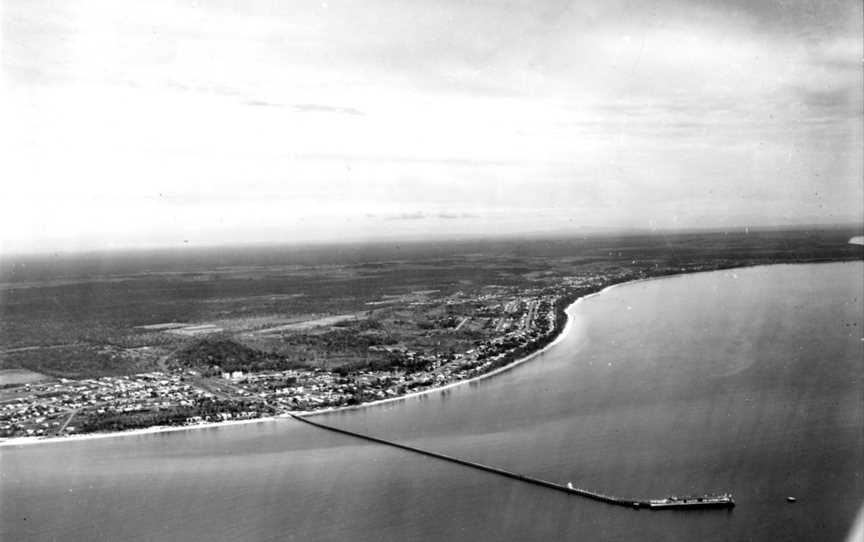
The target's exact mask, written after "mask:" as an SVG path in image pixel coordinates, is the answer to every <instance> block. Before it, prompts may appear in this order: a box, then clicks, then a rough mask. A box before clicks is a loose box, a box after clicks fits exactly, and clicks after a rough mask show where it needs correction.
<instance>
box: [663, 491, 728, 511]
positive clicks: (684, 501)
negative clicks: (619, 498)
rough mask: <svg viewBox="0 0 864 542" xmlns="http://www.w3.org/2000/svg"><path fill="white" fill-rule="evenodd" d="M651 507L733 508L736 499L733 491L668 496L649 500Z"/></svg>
mask: <svg viewBox="0 0 864 542" xmlns="http://www.w3.org/2000/svg"><path fill="white" fill-rule="evenodd" d="M648 506H649V507H651V508H725V507H728V508H731V507H733V506H735V499H733V498H732V494H731V493H723V494H721V495H700V496H694V497H666V498H665V499H652V500H650V501H648Z"/></svg>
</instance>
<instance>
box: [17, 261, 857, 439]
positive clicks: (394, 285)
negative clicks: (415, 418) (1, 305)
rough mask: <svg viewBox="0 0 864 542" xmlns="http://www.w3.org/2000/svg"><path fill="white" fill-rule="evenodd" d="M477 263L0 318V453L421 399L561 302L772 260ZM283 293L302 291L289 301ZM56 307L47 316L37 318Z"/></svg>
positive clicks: (296, 279) (551, 327)
mask: <svg viewBox="0 0 864 542" xmlns="http://www.w3.org/2000/svg"><path fill="white" fill-rule="evenodd" d="M783 254H784V257H792V256H794V257H797V256H795V255H794V254H793V255H792V256H788V255H787V254H786V253H783ZM853 256H855V254H851V255H850V256H849V257H853ZM808 257H809V258H815V256H813V255H809V256H808ZM477 258H478V257H477V256H475V255H473V254H468V255H466V256H465V257H464V258H463V259H462V260H460V261H459V263H458V264H457V263H454V262H453V261H448V262H446V263H447V267H446V270H445V271H443V272H441V274H437V275H436V273H439V271H438V270H439V269H440V267H439V263H438V262H437V261H434V260H432V261H423V262H416V263H412V264H411V265H407V264H405V263H404V262H402V263H398V264H397V263H381V264H379V263H363V262H361V263H358V264H352V265H330V266H317V267H302V266H301V267H296V268H293V267H292V268H286V270H285V271H282V272H287V273H288V274H286V275H285V276H284V277H281V276H280V277H276V278H273V277H271V276H269V275H266V278H265V279H260V278H257V277H259V275H246V273H248V271H247V270H246V269H245V268H237V269H233V268H232V269H230V270H228V271H226V272H225V273H226V275H227V276H225V277H221V278H219V279H218V280H216V279H213V278H212V277H210V276H209V275H200V276H199V275H191V276H190V277H188V278H186V277H183V278H180V279H172V280H176V281H177V283H176V284H175V285H174V286H173V287H174V288H186V287H187V285H196V284H199V283H201V282H203V281H207V282H205V283H208V284H219V283H220V281H221V283H224V284H226V286H225V288H226V289H228V290H226V291H230V288H231V287H233V286H230V285H232V284H240V283H241V282H242V287H243V288H253V287H255V288H257V287H259V286H258V285H257V284H258V283H257V282H254V281H253V282H251V283H249V284H247V281H248V280H249V279H248V278H247V277H248V276H252V277H256V278H255V280H256V281H257V280H261V281H262V282H261V283H260V287H261V288H262V289H263V288H265V287H266V288H268V289H267V290H264V292H265V293H264V295H255V296H251V297H250V296H249V294H247V293H241V291H238V292H237V293H231V294H230V295H225V296H222V297H216V298H208V297H203V296H201V294H198V293H196V294H195V295H196V296H198V297H196V298H194V299H195V303H196V304H194V305H192V304H184V303H186V302H178V301H175V300H174V299H173V298H167V297H162V298H159V297H156V299H159V302H158V304H157V303H156V302H154V301H152V300H151V299H149V297H152V296H159V295H162V294H161V292H160V291H158V290H153V291H151V290H142V291H146V292H148V298H147V299H146V301H143V302H140V303H139V304H138V305H134V304H130V305H128V306H124V307H123V311H117V312H114V311H113V309H111V311H112V312H110V313H106V315H105V316H104V318H103V319H102V320H92V322H94V323H93V324H88V323H87V320H80V319H77V317H75V318H73V317H69V318H67V319H66V320H65V321H62V322H60V321H58V322H57V323H56V324H52V325H54V326H55V328H56V329H62V330H67V331H64V333H67V332H68V337H69V339H67V343H68V344H60V345H55V344H52V343H47V344H44V343H43V344H44V345H40V343H39V342H38V341H39V340H40V338H41V337H42V335H43V334H41V333H40V328H37V327H33V326H27V325H25V323H26V322H27V320H25V319H18V320H16V319H7V320H6V321H5V323H6V325H7V326H8V330H7V331H9V333H8V336H10V337H19V339H17V341H18V342H13V343H12V344H9V345H7V349H6V350H5V351H4V352H3V355H4V356H5V359H6V363H7V365H6V367H5V368H4V369H3V371H2V374H0V376H2V377H3V380H0V441H6V442H16V441H18V440H20V439H22V438H23V439H46V438H62V437H68V436H73V435H85V434H92V433H114V432H120V431H127V430H133V429H151V430H154V429H156V428H160V427H187V426H198V425H204V424H212V423H226V422H236V421H242V420H254V419H259V418H268V417H274V416H281V415H287V414H291V413H293V414H296V413H310V412H320V411H325V410H331V409H339V408H350V407H356V406H358V405H364V404H370V403H374V402H378V401H385V400H391V399H395V398H399V397H404V396H407V395H411V394H417V393H423V392H428V391H430V390H434V389H438V388H443V387H445V386H449V385H453V384H455V383H459V382H464V381H467V380H471V379H474V378H478V377H482V376H484V375H489V374H491V373H494V372H495V371H497V370H501V369H502V368H506V367H508V366H510V365H512V364H514V363H517V362H519V361H521V360H524V359H526V358H527V357H529V356H530V355H531V354H532V353H535V352H537V351H538V350H540V349H542V348H544V347H545V346H546V345H548V344H549V343H551V342H552V341H553V340H554V339H555V338H556V337H557V336H558V335H559V334H560V333H561V332H562V331H563V330H564V328H565V324H566V321H567V316H566V313H565V309H566V308H567V307H568V306H569V305H570V304H571V303H573V302H574V301H575V300H577V299H580V298H583V297H585V296H587V295H590V294H593V293H597V292H599V291H601V290H603V289H604V288H606V287H608V286H611V285H615V284H620V283H624V282H629V281H634V280H642V279H647V278H656V277H662V276H667V275H675V274H681V273H691V272H699V271H707V270H717V269H725V268H731V267H740V266H741V265H742V264H744V265H758V264H762V263H770V262H772V261H774V260H775V259H776V258H777V256H776V254H775V253H771V252H766V253H765V254H760V255H759V256H758V257H752V258H748V259H743V260H742V259H741V258H737V257H734V254H732V255H726V254H724V253H720V254H712V255H710V257H708V256H705V255H702V254H701V253H697V254H695V255H693V256H688V257H687V258H679V259H669V260H663V259H646V258H644V255H642V254H641V253H640V254H633V256H629V257H628V256H627V255H626V253H625V252H613V251H607V252H605V253H602V254H601V253H598V254H597V259H596V260H595V261H587V262H583V263H581V264H580V265H574V264H573V263H572V261H571V260H570V259H568V258H563V257H562V259H561V260H559V261H558V262H557V263H554V264H547V267H546V268H545V269H543V270H536V269H535V267H536V266H534V265H530V266H529V265H523V263H522V260H518V261H517V260H509V259H508V260H494V259H491V260H488V261H487V266H486V267H485V268H482V269H481V272H482V273H485V275H484V276H486V277H487V278H486V279H485V280H480V278H481V277H479V276H478V275H477V273H478V268H477V266H476V261H478V260H476V259H477ZM604 258H613V259H615V260H616V261H615V262H612V263H609V262H608V261H606V260H604ZM624 258H628V259H627V260H626V261H619V260H622V259H624ZM483 261H486V260H483ZM280 269H282V268H280ZM415 273H416V275H415ZM261 276H265V275H261ZM310 277H311V278H310ZM415 277H416V278H415ZM136 280H139V279H136ZM140 280H142V281H143V279H140ZM127 284H128V283H127ZM145 284H146V283H145ZM285 284H296V285H298V286H301V287H302V289H300V288H298V289H299V292H298V290H293V291H292V290H287V292H286V288H285V286H284V285H285ZM372 284H374V285H376V286H375V288H371V287H370V285H372ZM360 285H364V286H363V287H360ZM347 286H350V289H348V288H347ZM124 287H128V286H124ZM68 288H69V290H70V291H71V292H77V291H78V290H77V288H78V287H77V285H74V284H73V285H70V286H69V287H68ZM12 291H13V292H15V293H16V295H24V294H27V295H30V292H31V290H29V289H26V288H22V289H19V290H12ZM81 291H82V292H83V291H84V290H81ZM259 291H260V290H259ZM340 291H341V292H343V293H342V294H341V295H338V293H339V292H340ZM281 292H286V293H281ZM142 299H143V298H142ZM48 301H50V299H49V300H48ZM28 303H31V304H33V305H34V306H40V305H38V304H37V303H43V301H42V300H37V299H35V298H34V299H33V300H30V301H28ZM105 306H106V307H109V308H110V307H114V305H113V304H111V303H107V304H106V305H105ZM162 307H165V309H164V310H163V309H162ZM175 307H176V309H175ZM55 309H56V305H53V304H51V305H45V308H44V311H43V312H40V313H39V314H51V311H54V310H55ZM190 309H191V311H190ZM160 311H162V312H164V314H166V315H169V316H168V318H174V319H167V318H166V317H165V316H158V315H156V314H158V313H159V312H160ZM69 314H72V313H69ZM172 314H177V315H181V316H180V318H177V317H176V316H170V315H172ZM186 314H189V315H192V317H191V318H189V319H188V320H187V319H185V318H183V317H184V316H185V315H186ZM108 315H111V317H110V318H109V317H108ZM154 315H156V316H154ZM100 317H101V316H100ZM118 317H119V318H118ZM8 346H12V348H8Z"/></svg>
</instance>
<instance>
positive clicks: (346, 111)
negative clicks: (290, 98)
mask: <svg viewBox="0 0 864 542" xmlns="http://www.w3.org/2000/svg"><path fill="white" fill-rule="evenodd" d="M294 111H297V112H298V113H337V114H340V115H364V114H365V113H363V112H362V111H360V110H359V109H354V108H353V107H335V106H332V105H321V104H297V105H295V106H294Z"/></svg>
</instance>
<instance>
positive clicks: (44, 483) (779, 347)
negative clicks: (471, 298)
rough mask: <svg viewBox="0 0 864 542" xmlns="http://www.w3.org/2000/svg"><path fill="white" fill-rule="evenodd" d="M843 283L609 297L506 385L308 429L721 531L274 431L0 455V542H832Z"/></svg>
mask: <svg viewBox="0 0 864 542" xmlns="http://www.w3.org/2000/svg"><path fill="white" fill-rule="evenodd" d="M862 277H864V266H862V264H861V263H860V262H856V263H846V264H823V265H801V266H771V267H760V268H754V269H744V270H735V271H723V272H716V273H705V274H697V275H690V276H684V277H676V278H670V279H664V280H656V281H649V282H644V283H639V284H632V285H626V286H622V287H618V288H615V289H613V290H610V291H608V292H606V293H603V294H601V295H599V296H595V297H592V298H590V299H587V300H585V301H583V302H581V303H578V304H577V305H575V306H574V307H572V308H571V310H570V315H571V322H572V326H571V328H570V330H569V332H568V334H567V335H566V337H565V338H564V339H563V340H562V341H560V342H559V343H558V344H557V345H556V346H554V347H553V348H551V349H550V350H548V351H547V352H546V353H544V354H543V355H542V356H539V357H537V358H536V359H535V360H533V361H531V362H529V363H526V364H523V365H521V366H519V367H517V368H515V369H513V370H512V371H510V372H507V373H505V374H502V375H499V376H496V377H494V378H491V379H488V380H484V381H481V382H477V383H474V384H471V385H466V386H463V387H458V388H453V389H451V390H448V391H446V392H440V393H435V394H432V395H429V396H426V397H424V398H417V399H409V400H405V401H401V402H399V403H394V404H389V405H382V406H379V407H373V408H368V409H363V410H357V411H351V412H343V413H336V414H331V415H326V416H321V417H320V418H318V419H319V420H320V421H323V422H325V423H331V424H335V425H339V426H341V427H345V428H350V429H352V430H359V431H368V432H370V433H374V434H376V435H381V436H386V437H390V438H393V439H398V440H400V441H403V442H406V443H410V444H413V445H415V446H420V447H425V448H429V449H434V450H437V451H441V452H444V453H448V454H454V455H458V456H462V457H465V458H470V459H473V460H476V461H480V462H484V463H488V464H492V465H497V466H501V467H504V468H508V469H511V470H515V471H519V472H524V473H528V474H532V475H535V476H539V477H542V478H546V479H549V480H556V481H562V482H564V481H568V480H572V481H573V482H574V483H575V484H576V485H580V486H583V487H587V488H592V489H596V490H599V491H602V492H607V493H611V494H616V495H621V496H633V497H660V496H665V495H667V494H686V493H703V492H709V491H711V492H715V491H717V492H719V491H732V492H733V493H734V494H735V498H736V501H737V502H738V506H737V507H736V508H735V509H733V510H731V511H717V510H715V511H687V512H680V511H678V512H676V511H665V512H650V511H645V510H642V511H637V510H630V509H626V508H618V507H612V506H608V505H604V504H601V503H596V502H592V501H588V500H584V499H581V498H578V497H573V496H568V495H565V494H559V493H557V492H553V491H549V490H545V489H543V488H539V487H534V486H531V485H527V484H524V483H520V482H517V481H515V480H509V479H504V478H500V477H497V476H495V475H492V474H488V473H483V472H476V471H473V470H470V469H467V468H463V467H460V466H457V465H453V464H449V463H445V462H442V461H438V460H435V459H432V458H425V457H420V456H415V455H412V454H409V453H406V452H402V451H399V450H395V449H390V448H387V447H383V446H380V445H375V444H371V443H366V442H362V441H357V440H354V439H352V438H349V437H344V436H339V435H335V434H330V433H327V432H324V431H320V430H317V429H314V428H311V427H308V426H305V425H302V424H299V423H298V422H294V421H290V420H282V421H276V422H267V423H261V424H254V425H246V426H235V427H222V428H210V429H203V430H196V431H184V432H175V433H163V434H154V435H143V436H129V437H121V438H112V439H101V440H91V441H79V442H64V443H56V444H50V443H49V444H39V445H31V446H21V447H7V448H2V449H0V462H2V464H0V474H2V479H0V539H2V540H10V541H11V540H88V541H89V540H563V539H579V540H697V539H700V540H842V539H843V538H844V537H845V536H846V533H847V532H848V530H849V528H850V526H851V523H852V521H853V519H854V517H855V514H856V512H857V510H858V509H859V508H860V507H861V505H862V503H864V479H862V475H864V431H862V422H864V401H862V395H861V394H862V389H864V386H862V384H864V382H862V380H864V342H862V336H864V333H862V325H864V323H862V303H864V302H862V295H864V292H862V282H864V281H862ZM788 495H794V496H796V497H797V498H798V502H797V503H795V504H788V503H787V502H786V500H785V499H786V496H788Z"/></svg>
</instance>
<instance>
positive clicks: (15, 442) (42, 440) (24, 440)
mask: <svg viewBox="0 0 864 542" xmlns="http://www.w3.org/2000/svg"><path fill="white" fill-rule="evenodd" d="M853 261H854V260H853ZM817 263H826V264H827V263H848V261H843V260H839V261H830V262H800V263H788V262H778V263H768V264H756V265H739V266H733V267H726V268H720V269H711V270H704V271H685V272H681V273H673V274H669V275H662V276H655V277H645V278H639V279H633V280H627V281H623V282H618V283H615V284H610V285H609V286H606V287H605V288H602V289H600V290H598V291H596V292H592V293H590V294H586V295H583V296H580V297H578V298H576V299H574V300H573V302H572V303H570V304H569V305H567V306H566V307H564V309H563V313H564V317H565V318H566V320H565V323H564V326H563V327H562V328H561V330H560V331H559V332H558V334H557V335H556V336H555V338H554V339H553V340H552V341H550V342H549V343H547V344H546V345H545V346H543V347H542V348H540V349H538V350H535V351H534V352H531V353H529V354H527V355H525V356H523V357H521V358H519V359H516V360H514V361H512V362H510V363H508V364H507V365H504V366H502V367H498V368H496V369H493V370H492V371H489V372H488V373H483V374H480V375H477V376H474V377H471V378H467V379H465V380H459V381H456V382H451V383H449V384H445V385H443V386H437V387H432V388H428V389H425V390H421V391H416V392H411V393H407V394H405V395H399V396H397V397H388V398H386V399H378V400H375V401H370V402H367V403H361V404H359V405H349V406H340V407H332V408H325V409H321V410H311V411H291V412H287V413H284V414H278V415H275V416H265V417H261V418H252V419H248V420H230V421H223V422H211V423H199V424H193V425H179V426H159V425H156V426H152V427H145V428H142V429H131V430H128V431H114V432H107V433H86V434H81V435H69V436H64V437H17V438H10V439H5V440H0V448H3V447H6V446H24V445H32V444H51V443H57V442H77V441H83V440H92V439H103V438H115V437H125V436H139V435H152V434H158V433H170V432H175V431H194V430H199V429H214V428H220V427H229V426H233V425H248V424H255V423H268V422H275V421H280V420H284V419H290V418H293V417H295V416H300V417H311V416H316V415H321V414H332V413H335V412H342V411H350V410H359V409H364V408H370V407H376V406H381V405H384V404H388V403H396V402H399V401H406V400H410V399H415V398H417V397H421V396H423V395H428V394H431V393H436V392H441V391H445V390H448V389H451V388H454V387H456V386H463V385H465V384H470V383H473V382H478V381H480V380H483V379H486V378H490V377H492V376H495V375H498V374H501V373H504V372H507V371H510V370H511V369H513V368H515V367H517V366H519V365H522V364H523V363H526V362H528V361H531V360H532V359H534V358H535V357H537V356H539V355H541V354H543V353H544V352H545V351H546V350H547V349H548V348H550V347H552V346H554V345H556V344H558V343H559V342H560V341H561V340H563V338H564V337H565V335H566V333H568V332H569V331H570V330H571V328H572V327H573V320H572V318H571V317H570V315H569V314H568V313H569V312H570V311H571V309H573V308H574V307H575V306H576V305H577V304H579V303H581V302H582V301H585V300H586V299H590V298H592V297H594V296H598V295H600V294H603V293H605V292H608V291H610V290H612V289H613V288H617V287H620V286H627V285H632V284H637V283H641V282H648V281H654V280H663V279H671V278H676V277H682V276H685V275H694V274H698V273H716V272H720V271H732V270H735V269H751V268H756V267H768V266H776V265H801V264H804V265H808V264H817Z"/></svg>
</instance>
